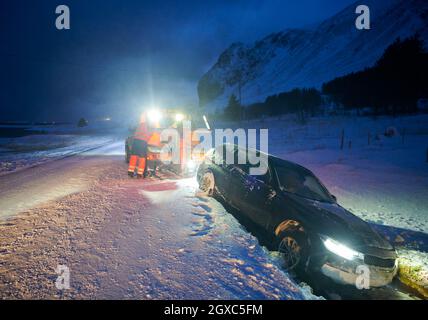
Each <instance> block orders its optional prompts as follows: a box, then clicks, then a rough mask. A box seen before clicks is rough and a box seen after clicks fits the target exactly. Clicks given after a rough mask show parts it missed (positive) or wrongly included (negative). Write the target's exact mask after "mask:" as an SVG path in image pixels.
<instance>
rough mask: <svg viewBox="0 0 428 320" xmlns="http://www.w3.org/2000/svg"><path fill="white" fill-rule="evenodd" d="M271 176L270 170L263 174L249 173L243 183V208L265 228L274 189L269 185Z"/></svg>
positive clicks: (270, 209) (269, 216)
mask: <svg viewBox="0 0 428 320" xmlns="http://www.w3.org/2000/svg"><path fill="white" fill-rule="evenodd" d="M271 180H272V176H271V173H270V170H268V171H267V172H266V173H265V174H264V175H250V174H249V173H248V176H247V181H246V183H245V184H244V188H245V194H244V197H243V203H244V210H246V211H247V212H248V215H249V216H250V217H251V219H252V220H253V221H254V222H255V223H256V224H258V225H260V226H262V227H263V228H265V227H266V226H267V225H268V224H269V220H270V218H271V211H272V207H271V201H272V198H273V197H274V196H275V191H274V189H273V188H272V187H271Z"/></svg>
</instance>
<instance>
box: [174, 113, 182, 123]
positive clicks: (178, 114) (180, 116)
mask: <svg viewBox="0 0 428 320" xmlns="http://www.w3.org/2000/svg"><path fill="white" fill-rule="evenodd" d="M183 120H184V114H182V113H177V114H176V115H175V121H177V122H181V121H183Z"/></svg>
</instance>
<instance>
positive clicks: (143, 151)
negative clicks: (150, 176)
mask: <svg viewBox="0 0 428 320" xmlns="http://www.w3.org/2000/svg"><path fill="white" fill-rule="evenodd" d="M150 137H151V134H150V132H149V129H148V126H147V123H146V119H145V116H144V115H143V116H142V117H141V122H140V125H139V126H138V128H137V130H135V133H134V137H133V140H132V146H131V157H130V159H129V167H128V175H129V176H130V177H131V178H133V177H134V174H135V169H137V178H143V177H146V176H147V141H149V139H150Z"/></svg>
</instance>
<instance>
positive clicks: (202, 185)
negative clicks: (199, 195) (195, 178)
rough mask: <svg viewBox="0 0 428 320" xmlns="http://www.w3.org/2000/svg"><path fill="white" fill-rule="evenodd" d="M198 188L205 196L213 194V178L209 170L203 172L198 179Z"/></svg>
mask: <svg viewBox="0 0 428 320" xmlns="http://www.w3.org/2000/svg"><path fill="white" fill-rule="evenodd" d="M199 189H201V191H202V192H203V193H204V194H205V195H207V196H210V197H212V196H214V192H215V178H214V174H213V173H212V172H211V171H207V172H205V173H204V174H203V176H202V178H201V179H200V181H199Z"/></svg>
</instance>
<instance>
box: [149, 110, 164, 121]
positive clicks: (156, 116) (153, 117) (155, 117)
mask: <svg viewBox="0 0 428 320" xmlns="http://www.w3.org/2000/svg"><path fill="white" fill-rule="evenodd" d="M147 117H148V118H149V121H151V122H158V121H159V120H160V119H161V118H162V113H161V112H160V111H159V110H156V109H154V110H150V111H148V112H147Z"/></svg>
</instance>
